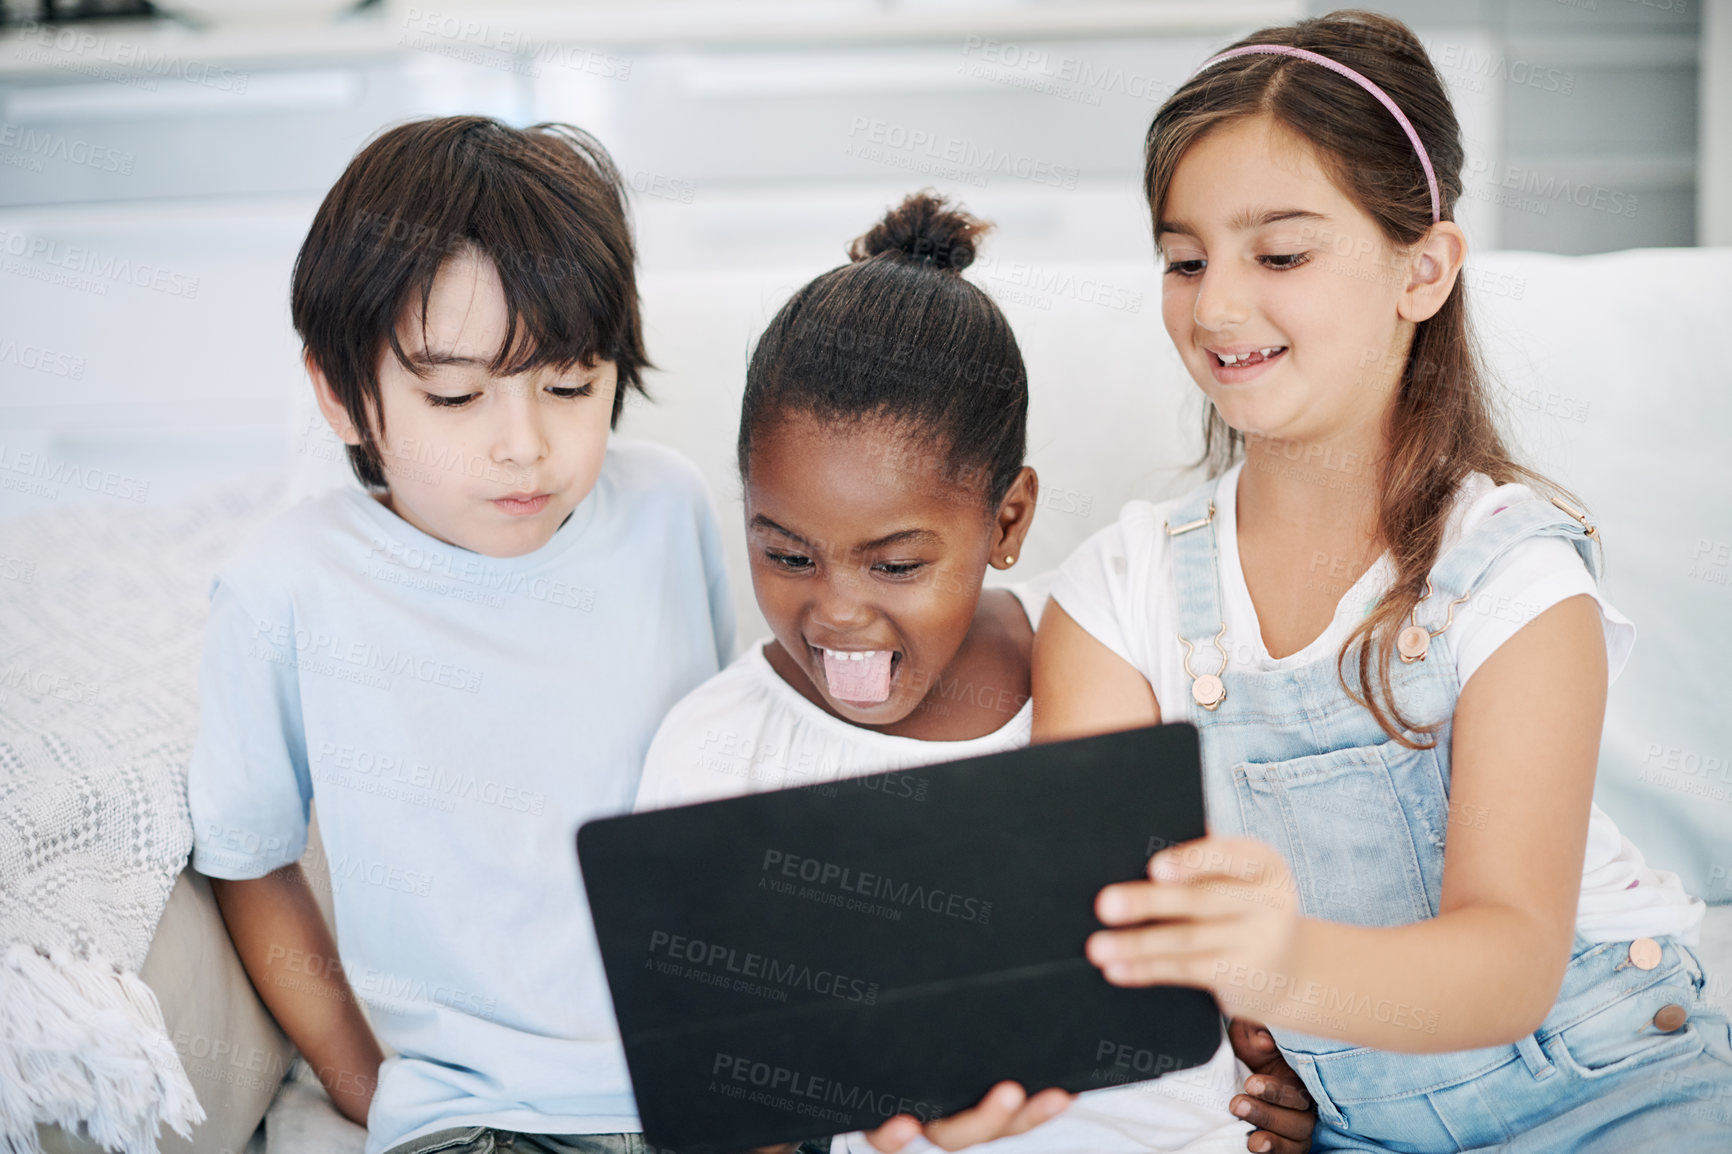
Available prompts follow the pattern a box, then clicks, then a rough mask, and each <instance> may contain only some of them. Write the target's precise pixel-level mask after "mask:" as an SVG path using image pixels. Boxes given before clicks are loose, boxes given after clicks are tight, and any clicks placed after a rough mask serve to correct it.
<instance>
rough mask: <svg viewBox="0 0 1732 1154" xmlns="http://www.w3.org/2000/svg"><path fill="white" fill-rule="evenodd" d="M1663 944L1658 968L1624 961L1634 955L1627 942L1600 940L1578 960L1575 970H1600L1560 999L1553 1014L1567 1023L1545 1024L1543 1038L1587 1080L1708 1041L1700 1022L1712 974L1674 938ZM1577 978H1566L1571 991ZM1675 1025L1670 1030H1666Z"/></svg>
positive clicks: (1549, 1049)
mask: <svg viewBox="0 0 1732 1154" xmlns="http://www.w3.org/2000/svg"><path fill="white" fill-rule="evenodd" d="M1655 940H1656V941H1658V942H1659V943H1660V945H1661V948H1662V952H1661V956H1660V964H1659V965H1658V966H1656V967H1654V968H1653V969H1652V970H1642V969H1639V968H1637V967H1636V966H1634V965H1618V964H1616V963H1617V962H1619V961H1621V960H1622V959H1624V958H1627V957H1628V954H1629V950H1630V945H1629V943H1628V942H1604V943H1599V944H1597V945H1596V946H1595V947H1594V948H1593V949H1592V950H1591V951H1589V952H1588V953H1587V954H1584V955H1579V956H1578V957H1576V958H1572V959H1571V961H1570V965H1571V967H1572V968H1575V967H1577V966H1582V967H1583V968H1585V969H1590V972H1591V970H1592V969H1598V970H1600V971H1601V973H1600V975H1599V980H1598V981H1596V982H1594V983H1593V984H1592V985H1591V986H1589V987H1588V988H1587V989H1585V990H1582V991H1581V992H1580V993H1578V994H1576V995H1575V996H1573V997H1571V998H1569V999H1568V1000H1567V1001H1561V1002H1560V1004H1559V1005H1558V1006H1557V1008H1556V1009H1555V1010H1554V1011H1553V1016H1554V1017H1555V1018H1561V1019H1563V1022H1564V1024H1563V1025H1562V1027H1561V1028H1547V1027H1542V1028H1541V1030H1540V1034H1539V1040H1540V1042H1541V1044H1542V1045H1544V1046H1545V1048H1546V1050H1547V1052H1548V1053H1552V1054H1553V1055H1554V1057H1555V1058H1556V1059H1557V1060H1559V1062H1560V1063H1561V1064H1562V1065H1564V1066H1566V1067H1567V1068H1570V1069H1572V1070H1574V1071H1575V1072H1576V1073H1577V1074H1578V1075H1579V1076H1581V1077H1584V1078H1604V1077H1609V1076H1611V1075H1613V1074H1616V1073H1618V1072H1620V1071H1623V1070H1626V1069H1629V1068H1631V1067H1635V1066H1641V1065H1645V1064H1647V1063H1650V1062H1659V1061H1663V1060H1666V1059H1670V1058H1674V1057H1684V1056H1689V1055H1692V1054H1695V1053H1697V1052H1699V1051H1700V1050H1702V1049H1703V1047H1704V1046H1705V1045H1706V1042H1705V1041H1704V1039H1703V1038H1702V1035H1701V1033H1700V1032H1699V1031H1698V1030H1697V1029H1696V1027H1695V1024H1694V1021H1693V1019H1694V1018H1695V1016H1696V1015H1697V1014H1698V1013H1700V1012H1703V1011H1704V1009H1705V1004H1704V1002H1703V999H1702V989H1703V986H1704V984H1705V978H1704V976H1703V974H1702V971H1701V969H1700V968H1699V967H1697V966H1696V965H1695V964H1694V962H1693V960H1686V959H1685V957H1684V955H1683V953H1682V952H1681V951H1680V950H1679V949H1678V947H1677V945H1676V944H1675V943H1674V942H1673V941H1672V939H1671V938H1670V937H1662V938H1657V939H1655ZM1572 985H1575V983H1573V982H1571V981H1570V980H1569V976H1566V978H1565V982H1564V988H1565V989H1566V990H1569V989H1570V987H1571V986H1572ZM1668 1026H1669V1027H1671V1029H1667V1028H1666V1027H1668Z"/></svg>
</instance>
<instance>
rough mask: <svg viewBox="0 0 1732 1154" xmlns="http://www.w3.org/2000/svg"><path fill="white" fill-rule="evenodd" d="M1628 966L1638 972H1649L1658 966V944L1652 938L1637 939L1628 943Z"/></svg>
mask: <svg viewBox="0 0 1732 1154" xmlns="http://www.w3.org/2000/svg"><path fill="white" fill-rule="evenodd" d="M1630 964H1631V965H1632V966H1635V967H1636V968H1637V969H1638V970H1651V969H1653V968H1654V967H1655V966H1657V965H1659V964H1660V943H1659V942H1656V941H1655V940H1654V939H1653V938H1637V939H1636V940H1635V941H1633V942H1631V943H1630Z"/></svg>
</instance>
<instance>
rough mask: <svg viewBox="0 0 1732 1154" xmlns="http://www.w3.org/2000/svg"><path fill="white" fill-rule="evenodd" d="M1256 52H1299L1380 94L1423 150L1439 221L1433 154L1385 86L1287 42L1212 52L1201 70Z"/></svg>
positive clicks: (1435, 219)
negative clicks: (1432, 161) (1378, 85)
mask: <svg viewBox="0 0 1732 1154" xmlns="http://www.w3.org/2000/svg"><path fill="white" fill-rule="evenodd" d="M1253 54H1259V55H1266V56H1296V57H1298V58H1299V59H1300V60H1309V61H1310V62H1311V63H1313V64H1321V65H1322V66H1323V67H1325V68H1327V69H1329V71H1331V72H1335V73H1339V74H1340V75H1342V76H1345V77H1347V79H1349V80H1351V81H1353V83H1355V84H1357V85H1359V87H1361V88H1363V89H1365V91H1367V92H1369V93H1371V95H1373V96H1375V97H1377V100H1378V103H1380V104H1382V105H1383V107H1385V108H1387V109H1389V115H1391V116H1393V117H1395V120H1396V123H1397V124H1400V125H1401V130H1402V131H1403V132H1405V133H1407V139H1408V140H1410V141H1412V142H1413V151H1414V152H1416V153H1418V154H1419V164H1420V167H1421V168H1423V169H1425V183H1426V186H1427V187H1428V188H1430V189H1431V223H1433V224H1436V223H1437V222H1438V221H1439V220H1441V219H1442V214H1441V212H1440V211H1439V208H1438V198H1437V174H1436V173H1435V172H1433V171H1432V170H1431V157H1430V156H1428V155H1426V151H1425V145H1423V144H1421V143H1420V142H1419V133H1417V132H1415V131H1414V130H1413V122H1412V121H1410V120H1408V119H1407V117H1406V115H1405V114H1403V113H1402V111H1401V109H1400V108H1399V107H1398V106H1397V105H1396V103H1395V101H1393V100H1391V99H1390V98H1389V94H1388V93H1386V92H1384V91H1383V89H1381V88H1379V87H1377V85H1375V84H1373V83H1372V82H1371V81H1370V80H1367V79H1366V78H1365V77H1364V76H1361V75H1360V74H1359V73H1357V72H1355V71H1353V69H1351V68H1349V67H1347V65H1345V64H1342V63H1341V62H1340V61H1338V60H1331V59H1330V58H1329V57H1327V56H1323V55H1320V54H1319V53H1316V52H1312V51H1309V50H1308V49H1304V48H1291V47H1289V46H1287V45H1285V44H1247V45H1245V46H1244V47H1243V48H1229V49H1227V51H1225V52H1223V53H1221V54H1220V55H1218V56H1211V57H1209V59H1207V60H1205V61H1203V63H1202V64H1200V65H1199V66H1198V67H1197V71H1198V72H1201V71H1202V70H1203V69H1205V68H1208V67H1209V66H1210V65H1213V64H1219V63H1220V62H1221V61H1223V60H1231V59H1232V58H1233V57H1235V56H1250V55H1253Z"/></svg>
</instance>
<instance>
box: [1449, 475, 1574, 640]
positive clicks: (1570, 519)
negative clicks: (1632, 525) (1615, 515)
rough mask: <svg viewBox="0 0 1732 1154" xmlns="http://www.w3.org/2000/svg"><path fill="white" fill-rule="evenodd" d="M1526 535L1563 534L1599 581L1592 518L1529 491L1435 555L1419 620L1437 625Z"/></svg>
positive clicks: (1526, 537) (1524, 539) (1551, 535)
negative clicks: (1451, 604) (1429, 590)
mask: <svg viewBox="0 0 1732 1154" xmlns="http://www.w3.org/2000/svg"><path fill="white" fill-rule="evenodd" d="M1530 537H1562V538H1564V539H1565V540H1567V541H1568V542H1570V544H1572V545H1574V546H1575V548H1576V552H1577V553H1578V554H1580V555H1581V558H1582V564H1583V565H1585V566H1587V569H1588V573H1589V575H1590V576H1592V577H1593V579H1594V580H1595V581H1596V582H1598V581H1599V579H1600V552H1599V550H1598V549H1597V548H1596V547H1595V543H1596V542H1597V540H1598V538H1599V533H1598V529H1597V527H1596V526H1595V524H1594V522H1593V519H1592V518H1590V517H1588V516H1587V515H1586V514H1583V515H1582V516H1581V517H1580V518H1578V517H1576V516H1574V515H1572V514H1571V513H1570V512H1569V511H1567V510H1565V509H1564V508H1563V506H1561V505H1557V504H1554V503H1552V502H1551V501H1542V500H1540V499H1539V498H1537V497H1533V498H1529V499H1527V500H1523V501H1518V502H1516V503H1515V504H1513V505H1509V506H1506V507H1504V508H1502V509H1499V510H1498V511H1497V512H1495V513H1493V514H1492V515H1491V516H1490V517H1488V518H1486V519H1485V520H1484V521H1483V522H1481V523H1480V524H1479V525H1478V526H1476V527H1475V528H1474V530H1473V532H1471V533H1468V534H1467V535H1466V536H1464V537H1463V538H1462V539H1461V540H1460V541H1458V542H1457V543H1456V545H1455V547H1454V548H1453V549H1451V550H1449V552H1447V553H1445V554H1444V555H1443V556H1442V557H1440V558H1439V559H1438V561H1437V563H1436V564H1435V565H1433V566H1432V569H1431V584H1432V591H1433V595H1432V596H1431V597H1429V598H1427V599H1426V602H1425V604H1423V605H1421V606H1420V608H1419V623H1420V624H1422V625H1425V626H1427V627H1428V628H1431V629H1437V628H1439V627H1441V626H1442V625H1443V623H1444V621H1445V620H1446V619H1447V617H1446V613H1447V611H1446V610H1445V608H1444V607H1445V606H1446V605H1447V604H1448V603H1449V602H1450V601H1453V600H1456V599H1457V598H1461V597H1467V596H1470V595H1471V594H1472V593H1473V591H1474V590H1475V589H1477V588H1478V587H1479V585H1480V583H1481V582H1482V581H1484V580H1485V576H1486V573H1487V571H1489V570H1490V569H1491V567H1492V565H1493V564H1495V563H1496V562H1497V561H1498V560H1499V559H1500V558H1501V557H1503V555H1504V554H1505V553H1507V552H1509V550H1510V549H1511V548H1513V547H1514V546H1516V545H1519V544H1520V543H1521V542H1523V541H1526V540H1527V539H1529V538H1530ZM1434 618H1435V620H1434Z"/></svg>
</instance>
